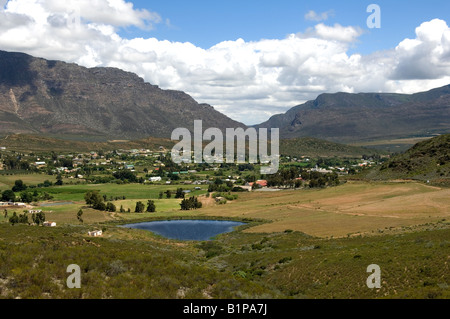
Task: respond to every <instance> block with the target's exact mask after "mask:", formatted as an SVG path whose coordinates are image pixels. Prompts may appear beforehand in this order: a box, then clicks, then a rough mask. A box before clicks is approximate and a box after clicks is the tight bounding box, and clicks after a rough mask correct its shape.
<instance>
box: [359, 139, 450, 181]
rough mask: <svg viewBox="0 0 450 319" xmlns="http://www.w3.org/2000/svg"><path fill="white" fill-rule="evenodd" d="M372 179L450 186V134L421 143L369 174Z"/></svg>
mask: <svg viewBox="0 0 450 319" xmlns="http://www.w3.org/2000/svg"><path fill="white" fill-rule="evenodd" d="M367 177H368V178H371V179H397V178H399V179H415V180H421V181H432V182H434V183H439V184H449V185H450V134H447V135H441V136H438V137H435V138H433V139H430V140H427V141H423V142H420V143H418V144H416V145H414V146H413V147H412V148H411V149H409V150H408V151H406V152H405V153H403V154H400V155H397V156H395V157H393V158H392V159H391V160H389V161H388V162H386V163H385V164H383V166H381V167H378V168H376V169H374V170H372V171H370V172H368V173H367Z"/></svg>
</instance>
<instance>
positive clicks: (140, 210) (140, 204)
mask: <svg viewBox="0 0 450 319" xmlns="http://www.w3.org/2000/svg"><path fill="white" fill-rule="evenodd" d="M144 210H145V204H144V203H143V202H137V203H136V209H135V210H134V212H135V213H143V212H144Z"/></svg>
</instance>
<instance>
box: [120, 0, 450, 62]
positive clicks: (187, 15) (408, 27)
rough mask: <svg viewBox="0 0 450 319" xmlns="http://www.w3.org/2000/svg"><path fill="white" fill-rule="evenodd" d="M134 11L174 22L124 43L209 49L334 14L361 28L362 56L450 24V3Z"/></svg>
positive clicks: (166, 4)
mask: <svg viewBox="0 0 450 319" xmlns="http://www.w3.org/2000/svg"><path fill="white" fill-rule="evenodd" d="M133 4H134V6H135V8H141V9H143V8H145V9H148V10H150V11H155V12H157V13H159V14H160V15H161V18H162V20H163V21H164V22H165V21H166V19H168V20H169V21H170V26H167V25H166V24H164V23H161V24H158V25H156V26H155V29H154V30H151V31H143V30H139V29H137V28H127V29H126V30H122V31H121V33H120V34H121V35H122V36H123V37H126V38H132V37H144V38H147V37H156V38H158V39H160V40H169V41H179V42H191V43H193V44H195V45H197V46H199V47H202V48H204V49H208V48H210V47H211V46H213V45H215V44H217V43H219V42H222V41H227V40H236V39H238V38H242V39H244V40H245V41H258V40H261V39H282V38H284V37H286V36H287V35H288V34H291V33H297V32H303V31H305V30H306V29H307V28H309V27H313V26H314V25H315V24H316V23H317V22H316V21H308V20H306V19H305V14H307V13H308V12H309V11H310V10H313V11H315V12H317V13H322V12H329V11H332V14H331V15H330V16H329V18H328V19H327V20H326V21H323V22H324V23H326V24H329V25H333V24H335V23H339V24H341V25H343V26H359V27H361V28H362V29H364V30H365V31H366V32H367V33H365V34H364V35H363V36H361V38H360V39H359V40H360V41H358V43H356V44H355V46H356V47H355V48H354V49H353V51H355V52H360V53H363V54H367V53H371V52H373V51H378V50H383V49H390V48H394V47H395V46H397V45H398V43H399V42H400V41H402V40H403V39H405V38H412V37H414V30H415V28H416V27H418V26H419V25H420V24H421V23H422V22H424V21H429V20H432V19H435V18H440V19H443V20H446V21H450V1H445V0H428V1H417V0H412V1H411V0H410V1H406V0H387V1H386V0H382V1H380V0H372V1H361V0H345V1H343V0H341V1H330V0H321V1H311V0H307V1H300V0H279V1H261V0H244V1H242V0H226V1H217V0H212V1H211V0H194V1H183V0H165V1H144V0H134V1H133ZM370 4H378V5H379V6H380V8H381V14H382V15H381V17H382V27H381V28H380V29H369V28H368V27H367V25H366V20H367V18H368V16H369V15H370V13H367V12H366V9H367V7H368V5H370Z"/></svg>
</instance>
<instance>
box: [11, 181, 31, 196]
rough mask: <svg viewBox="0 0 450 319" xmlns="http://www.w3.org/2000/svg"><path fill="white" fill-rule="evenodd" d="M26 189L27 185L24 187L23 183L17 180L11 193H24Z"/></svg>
mask: <svg viewBox="0 0 450 319" xmlns="http://www.w3.org/2000/svg"><path fill="white" fill-rule="evenodd" d="M27 188H28V187H27V185H25V184H24V183H23V181H22V180H20V179H19V180H17V181H15V182H14V186H13V187H12V191H13V192H16V193H17V192H21V191H24V190H26V189H27Z"/></svg>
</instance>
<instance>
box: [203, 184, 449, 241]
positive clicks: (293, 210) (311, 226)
mask: <svg viewBox="0 0 450 319" xmlns="http://www.w3.org/2000/svg"><path fill="white" fill-rule="evenodd" d="M200 212H201V214H202V215H207V216H227V217H248V218H263V219H267V220H270V221H272V222H271V223H268V224H264V225H260V226H257V227H253V228H250V229H248V230H247V231H248V232H253V233H258V232H267V233H271V232H281V231H284V230H287V229H291V230H294V231H301V232H304V233H307V234H310V235H314V236H319V237H330V236H334V237H344V236H347V235H348V234H354V233H373V232H375V233H376V232H378V231H380V230H383V229H386V228H398V227H402V226H405V227H406V226H414V225H420V224H425V223H433V222H437V221H439V220H442V219H445V218H449V217H450V189H440V188H437V187H430V186H427V185H423V184H419V183H414V182H408V183H361V182H350V183H347V184H345V185H343V186H340V187H336V188H329V189H325V190H301V191H283V192H275V193H260V192H258V193H249V194H242V195H240V197H239V200H237V201H233V202H230V203H228V204H227V205H223V206H209V207H206V208H204V209H202V210H201V211H200Z"/></svg>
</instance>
